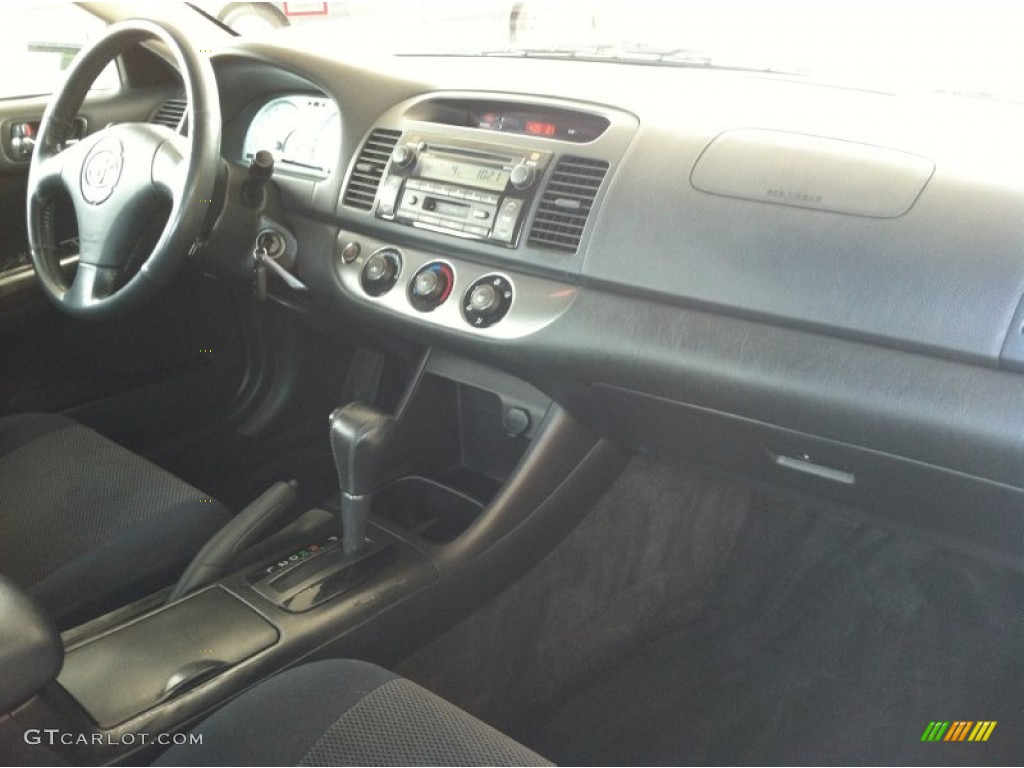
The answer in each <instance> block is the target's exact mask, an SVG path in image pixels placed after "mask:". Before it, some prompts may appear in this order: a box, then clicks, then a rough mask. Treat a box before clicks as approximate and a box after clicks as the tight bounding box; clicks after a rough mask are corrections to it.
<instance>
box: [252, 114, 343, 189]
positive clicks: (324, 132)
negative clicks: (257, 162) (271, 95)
mask: <svg viewBox="0 0 1024 768" xmlns="http://www.w3.org/2000/svg"><path fill="white" fill-rule="evenodd" d="M340 122H341V121H340V118H339V115H338V108H337V106H336V105H335V104H334V102H333V101H331V100H330V99H327V98H321V97H315V96H307V95H305V94H295V95H289V96H281V97H278V98H276V99H274V100H273V101H269V102H267V103H266V104H264V105H263V106H262V107H261V108H260V109H259V111H257V112H256V115H255V117H253V119H252V122H251V123H250V125H249V130H248V131H247V133H246V136H245V143H244V145H243V149H242V155H243V159H245V160H248V159H250V158H252V157H253V156H254V155H255V154H256V153H257V152H259V151H260V150H266V151H268V152H270V153H271V154H273V155H274V160H275V161H276V162H277V164H278V169H279V170H282V171H285V172H290V173H296V174H300V175H308V174H311V173H312V174H313V175H327V174H330V173H331V170H332V169H333V168H335V167H337V164H338V152H339V150H340V147H341V142H340V138H341V136H340V131H341V128H340Z"/></svg>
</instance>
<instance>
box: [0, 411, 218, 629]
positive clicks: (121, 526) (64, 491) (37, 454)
mask: <svg viewBox="0 0 1024 768" xmlns="http://www.w3.org/2000/svg"><path fill="white" fill-rule="evenodd" d="M229 519H230V514H229V513H228V511H227V509H225V508H224V507H223V506H222V505H221V504H220V503H219V502H217V501H215V500H213V499H211V498H210V497H209V496H207V495H206V494H204V493H202V492H201V491H199V490H197V489H195V488H193V487H192V486H190V485H188V484H187V483H185V482H183V481H181V480H179V479H178V478H176V477H174V476H173V475H171V474H169V473H168V472H165V471H164V470H162V469H160V468H159V467H157V466H156V465H154V464H151V463H150V462H148V461H146V460H145V459H143V458H141V457H139V456H136V455H135V454H134V453H132V452H131V451H129V450H127V449H125V448H122V447H121V446H119V445H117V444H116V443H113V442H111V441H110V440H108V439H106V438H105V437H103V436H101V435H100V434H98V433H97V432H95V431H93V430H91V429H88V428H86V427H84V426H82V425H81V424H79V423H78V422H76V421H74V420H72V419H69V418H67V417H65V416H60V415H55V414H25V415H19V416H7V417H3V418H0V573H3V574H5V575H6V576H8V577H9V578H10V579H11V580H13V581H14V582H15V583H17V584H18V585H19V586H21V587H22V588H23V589H25V590H26V591H27V592H28V593H29V594H31V595H32V596H33V597H34V598H35V599H36V600H38V601H39V602H40V603H41V604H42V605H43V607H45V608H46V609H47V610H48V612H49V613H50V615H51V616H53V618H54V619H55V620H56V621H57V623H58V625H59V626H61V627H62V628H66V627H69V626H73V625H75V624H77V623H80V622H82V621H84V620H87V619H89V618H93V617H95V616H98V615H100V614H101V613H103V612H105V611H107V610H110V609H113V608H116V607H119V606H120V605H124V604H127V603H129V602H131V601H132V600H134V599H137V598H139V597H142V596H144V595H146V594H148V593H150V592H152V591H154V590H155V589H158V588H160V587H162V586H166V585H167V584H169V583H171V582H173V581H174V579H175V578H177V576H178V574H179V573H180V572H181V571H182V570H183V569H184V568H185V566H186V565H187V564H188V562H189V560H190V559H191V558H192V556H193V555H194V554H195V553H196V552H197V551H198V550H199V549H200V548H201V547H202V546H203V544H204V543H205V542H206V541H207V540H208V539H209V538H210V536H212V535H213V534H214V533H215V532H216V531H217V530H218V529H219V528H220V527H221V526H222V525H224V523H226V522H227V521H228V520H229Z"/></svg>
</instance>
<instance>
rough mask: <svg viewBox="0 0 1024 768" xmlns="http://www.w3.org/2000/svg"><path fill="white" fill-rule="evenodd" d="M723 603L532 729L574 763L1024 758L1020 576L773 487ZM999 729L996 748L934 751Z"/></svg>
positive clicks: (762, 500) (756, 512) (737, 557)
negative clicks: (965, 734) (941, 735)
mask: <svg viewBox="0 0 1024 768" xmlns="http://www.w3.org/2000/svg"><path fill="white" fill-rule="evenodd" d="M707 606H708V607H707V610H706V611H705V612H704V614H703V615H702V616H701V617H700V619H699V620H698V621H696V622H692V623H690V624H687V625H685V626H683V627H681V628H677V629H676V630H675V631H672V632H670V633H669V634H667V635H665V636H664V637H662V638H661V639H659V640H657V641H654V642H652V643H650V644H648V645H647V646H646V647H644V648H643V649H642V650H640V651H639V652H636V653H635V654H634V655H632V656H631V657H629V658H627V659H625V660H621V661H619V662H618V663H616V664H614V665H611V666H610V667H609V668H608V669H607V670H606V671H605V672H604V673H603V674H601V675H598V676H596V677H595V678H594V679H592V680H591V681H590V682H588V683H586V684H584V685H582V686H579V687H578V688H577V689H576V690H575V691H574V692H573V693H571V694H570V695H569V696H567V697H566V698H565V699H564V700H563V701H562V703H561V704H560V705H558V706H556V707H553V708H551V709H549V710H547V711H545V712H537V711H535V712H534V713H533V716H532V717H531V718H530V719H529V720H528V721H526V722H524V723H523V724H521V725H520V727H519V728H517V729H516V731H517V732H516V734H515V735H517V736H518V737H519V738H520V739H522V740H524V741H525V742H526V743H527V744H529V745H530V746H531V747H533V748H534V749H536V750H538V751H539V752H540V753H541V754H544V755H545V756H547V757H549V758H550V759H553V760H555V761H556V762H558V763H561V764H567V765H637V764H645V765H646V764H650V765H657V764H664V765H680V764H704V765H737V764H760V765H772V764H784V765H828V764H851V765H992V764H1006V765H1009V764H1014V765H1018V764H1020V761H1021V758H1022V756H1024V663H1022V662H1024V612H1022V608H1024V578H1022V576H1021V574H1019V573H1016V572H1013V571H1009V570H1006V569H1002V568H997V567H994V566H991V565H988V564H986V563H983V562H979V561H976V560H973V559H971V558H968V557H966V556H963V555H960V554H957V553H951V552H948V551H944V550H942V549H939V548H937V547H934V546H932V545H930V544H927V543H923V542H921V541H919V540H917V539H914V538H911V537H908V536H906V535H904V534H897V533H893V532H889V531H886V530H882V529H879V528H877V527H874V526H870V525H866V524H863V523H861V522H857V521H854V520H849V519H843V518H842V517H836V516H835V515H831V514H825V513H822V512H821V510H820V508H818V507H816V506H810V505H806V506H801V505H800V504H798V503H794V502H792V501H791V500H787V499H783V498H781V497H776V496H774V495H766V494H763V493H761V494H757V495H755V497H754V498H753V499H752V500H751V506H750V509H749V511H748V513H747V516H746V522H745V523H744V526H743V527H742V529H741V531H740V534H739V536H738V537H737V539H736V541H735V548H734V550H733V552H732V555H731V557H730V559H729V563H728V566H727V567H726V568H725V569H724V571H723V573H722V575H721V578H720V579H719V581H718V584H717V586H716V588H715V590H714V592H713V594H712V596H711V599H710V600H708V602H707ZM983 720H984V721H996V722H997V725H996V726H995V728H994V729H993V730H992V731H991V735H990V737H989V739H988V741H987V742H985V743H972V742H969V741H965V742H955V743H954V742H941V741H940V742H936V743H932V742H922V740H921V739H922V735H923V734H924V732H925V730H926V728H927V727H928V725H929V723H931V722H933V721H942V722H947V721H949V722H955V721H972V722H976V721H983ZM971 730H973V726H972V728H971Z"/></svg>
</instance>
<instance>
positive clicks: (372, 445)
mask: <svg viewBox="0 0 1024 768" xmlns="http://www.w3.org/2000/svg"><path fill="white" fill-rule="evenodd" d="M330 424H331V451H332V452H333V453H334V464H335V466H336V467H337V469H338V482H339V484H340V485H341V528H342V548H343V550H344V552H345V554H354V553H356V552H358V551H359V549H360V548H361V547H362V546H363V542H364V541H365V539H366V519H367V517H368V516H369V514H370V494H371V491H373V480H374V476H375V475H376V473H377V468H378V467H379V466H380V462H381V459H382V458H383V456H384V452H385V451H386V450H387V447H388V444H389V443H390V442H391V435H392V433H393V432H394V428H395V417H394V416H391V415H390V414H388V413H385V412H384V411H382V410H380V409H379V408H376V407H374V406H372V405H367V404H366V403H360V402H354V403H349V404H348V405H345V406H342V407H341V408H336V409H335V410H334V412H333V413H331V417H330Z"/></svg>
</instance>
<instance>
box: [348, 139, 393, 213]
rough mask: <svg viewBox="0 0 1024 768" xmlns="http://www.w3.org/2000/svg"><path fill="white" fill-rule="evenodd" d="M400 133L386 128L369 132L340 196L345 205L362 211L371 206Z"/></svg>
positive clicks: (367, 209)
mask: <svg viewBox="0 0 1024 768" xmlns="http://www.w3.org/2000/svg"><path fill="white" fill-rule="evenodd" d="M401 135H402V132H401V131H392V130H388V129H387V128H375V129H374V130H373V131H371V132H370V136H369V138H367V140H366V143H365V144H363V148H362V150H360V152H359V157H357V158H356V167H355V168H354V169H353V170H352V176H351V178H350V179H349V180H348V187H347V188H346V189H345V196H344V197H343V198H342V202H343V203H344V204H345V205H347V206H350V207H352V208H359V209H360V210H363V211H369V210H370V209H372V208H373V201H374V200H375V199H376V197H377V187H379V186H380V180H381V177H382V176H383V175H384V168H385V166H386V165H387V164H388V158H390V157H391V151H392V150H393V149H394V148H395V145H396V144H397V143H398V139H399V137H401Z"/></svg>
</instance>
